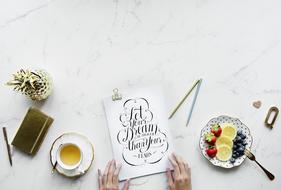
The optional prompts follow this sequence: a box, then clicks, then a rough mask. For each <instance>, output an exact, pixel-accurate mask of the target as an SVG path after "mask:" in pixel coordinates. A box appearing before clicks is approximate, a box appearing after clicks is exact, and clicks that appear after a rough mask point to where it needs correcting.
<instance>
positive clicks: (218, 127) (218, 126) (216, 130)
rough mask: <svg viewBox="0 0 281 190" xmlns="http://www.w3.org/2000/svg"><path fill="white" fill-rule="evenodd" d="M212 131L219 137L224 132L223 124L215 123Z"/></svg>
mask: <svg viewBox="0 0 281 190" xmlns="http://www.w3.org/2000/svg"><path fill="white" fill-rule="evenodd" d="M211 132H212V133H213V134H214V135H215V136H216V137H219V136H220V135H221V133H222V129H221V126H220V125H219V124H215V125H213V126H212V128H211Z"/></svg>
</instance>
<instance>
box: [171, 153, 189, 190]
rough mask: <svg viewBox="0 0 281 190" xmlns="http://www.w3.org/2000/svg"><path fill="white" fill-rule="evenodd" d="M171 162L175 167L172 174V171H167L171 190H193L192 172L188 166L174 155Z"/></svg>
mask: <svg viewBox="0 0 281 190" xmlns="http://www.w3.org/2000/svg"><path fill="white" fill-rule="evenodd" d="M169 160H170V162H171V164H172V166H173V167H174V172H173V174H172V172H171V170H170V169H167V172H166V174H167V177H168V184H169V189H170V190H191V189H192V188H191V171H190V168H189V166H188V164H187V163H186V162H185V161H184V160H183V159H182V158H181V157H180V156H177V155H175V154H174V153H173V154H172V155H171V156H170V157H169Z"/></svg>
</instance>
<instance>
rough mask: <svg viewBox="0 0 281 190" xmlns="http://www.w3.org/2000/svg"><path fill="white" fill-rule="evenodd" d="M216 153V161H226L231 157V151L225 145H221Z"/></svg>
mask: <svg viewBox="0 0 281 190" xmlns="http://www.w3.org/2000/svg"><path fill="white" fill-rule="evenodd" d="M217 149H218V153H217V155H216V157H217V159H218V160H220V161H223V162H225V161H228V160H229V159H230V158H231V156H232V150H231V148H230V147H229V146H227V145H221V146H219V147H218V148H217Z"/></svg>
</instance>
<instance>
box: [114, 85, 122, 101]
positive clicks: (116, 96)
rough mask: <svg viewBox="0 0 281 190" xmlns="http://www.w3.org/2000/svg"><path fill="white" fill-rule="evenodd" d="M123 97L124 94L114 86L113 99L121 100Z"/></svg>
mask: <svg viewBox="0 0 281 190" xmlns="http://www.w3.org/2000/svg"><path fill="white" fill-rule="evenodd" d="M121 99H122V94H120V93H119V90H118V88H114V89H113V95H112V100H113V101H116V100H121Z"/></svg>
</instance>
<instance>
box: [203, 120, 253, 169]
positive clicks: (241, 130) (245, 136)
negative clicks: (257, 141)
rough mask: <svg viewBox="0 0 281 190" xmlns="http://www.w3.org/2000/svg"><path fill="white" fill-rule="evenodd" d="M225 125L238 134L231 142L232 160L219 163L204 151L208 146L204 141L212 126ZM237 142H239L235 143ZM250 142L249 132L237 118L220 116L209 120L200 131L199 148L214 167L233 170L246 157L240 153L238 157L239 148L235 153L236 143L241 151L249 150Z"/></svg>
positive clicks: (251, 140) (219, 161)
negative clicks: (231, 127)
mask: <svg viewBox="0 0 281 190" xmlns="http://www.w3.org/2000/svg"><path fill="white" fill-rule="evenodd" d="M225 124H231V125H232V126H234V127H235V128H236V132H237V134H238V135H237V136H236V138H235V139H234V140H233V142H234V144H235V145H233V147H231V159H233V160H232V161H231V159H229V160H226V161H221V160H219V159H218V158H217V157H216V156H215V157H210V156H209V155H208V154H207V152H206V150H207V149H208V148H209V146H210V145H209V144H208V143H206V140H205V136H206V134H208V133H210V131H211V129H212V127H213V126H214V125H219V126H223V125H225ZM240 135H242V140H241V138H240ZM238 136H239V137H238ZM218 138H220V137H218ZM237 138H238V139H239V140H238V139H237ZM237 140H238V141H239V142H237ZM240 140H241V143H240ZM242 142H243V145H242ZM252 142H253V138H252V136H251V133H250V130H249V128H248V127H247V126H246V125H245V124H243V123H242V122H241V121H240V120H239V119H237V118H232V117H229V116H225V115H222V116H219V117H216V118H213V119H211V120H210V121H209V122H208V123H207V125H206V126H205V127H204V128H203V129H202V130H201V134H200V141H199V146H200V149H201V152H202V154H203V156H204V157H205V158H206V159H207V160H209V161H210V162H211V163H212V164H213V165H214V166H218V167H222V168H233V167H236V166H240V165H241V164H242V162H243V161H244V160H245V158H246V156H245V155H244V154H243V153H241V154H240V155H239V153H238V151H239V148H240V147H238V150H237V151H236V147H237V146H236V143H238V146H242V147H243V149H248V150H251V146H252ZM241 151H242V150H241ZM233 157H235V159H234V158H233Z"/></svg>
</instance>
